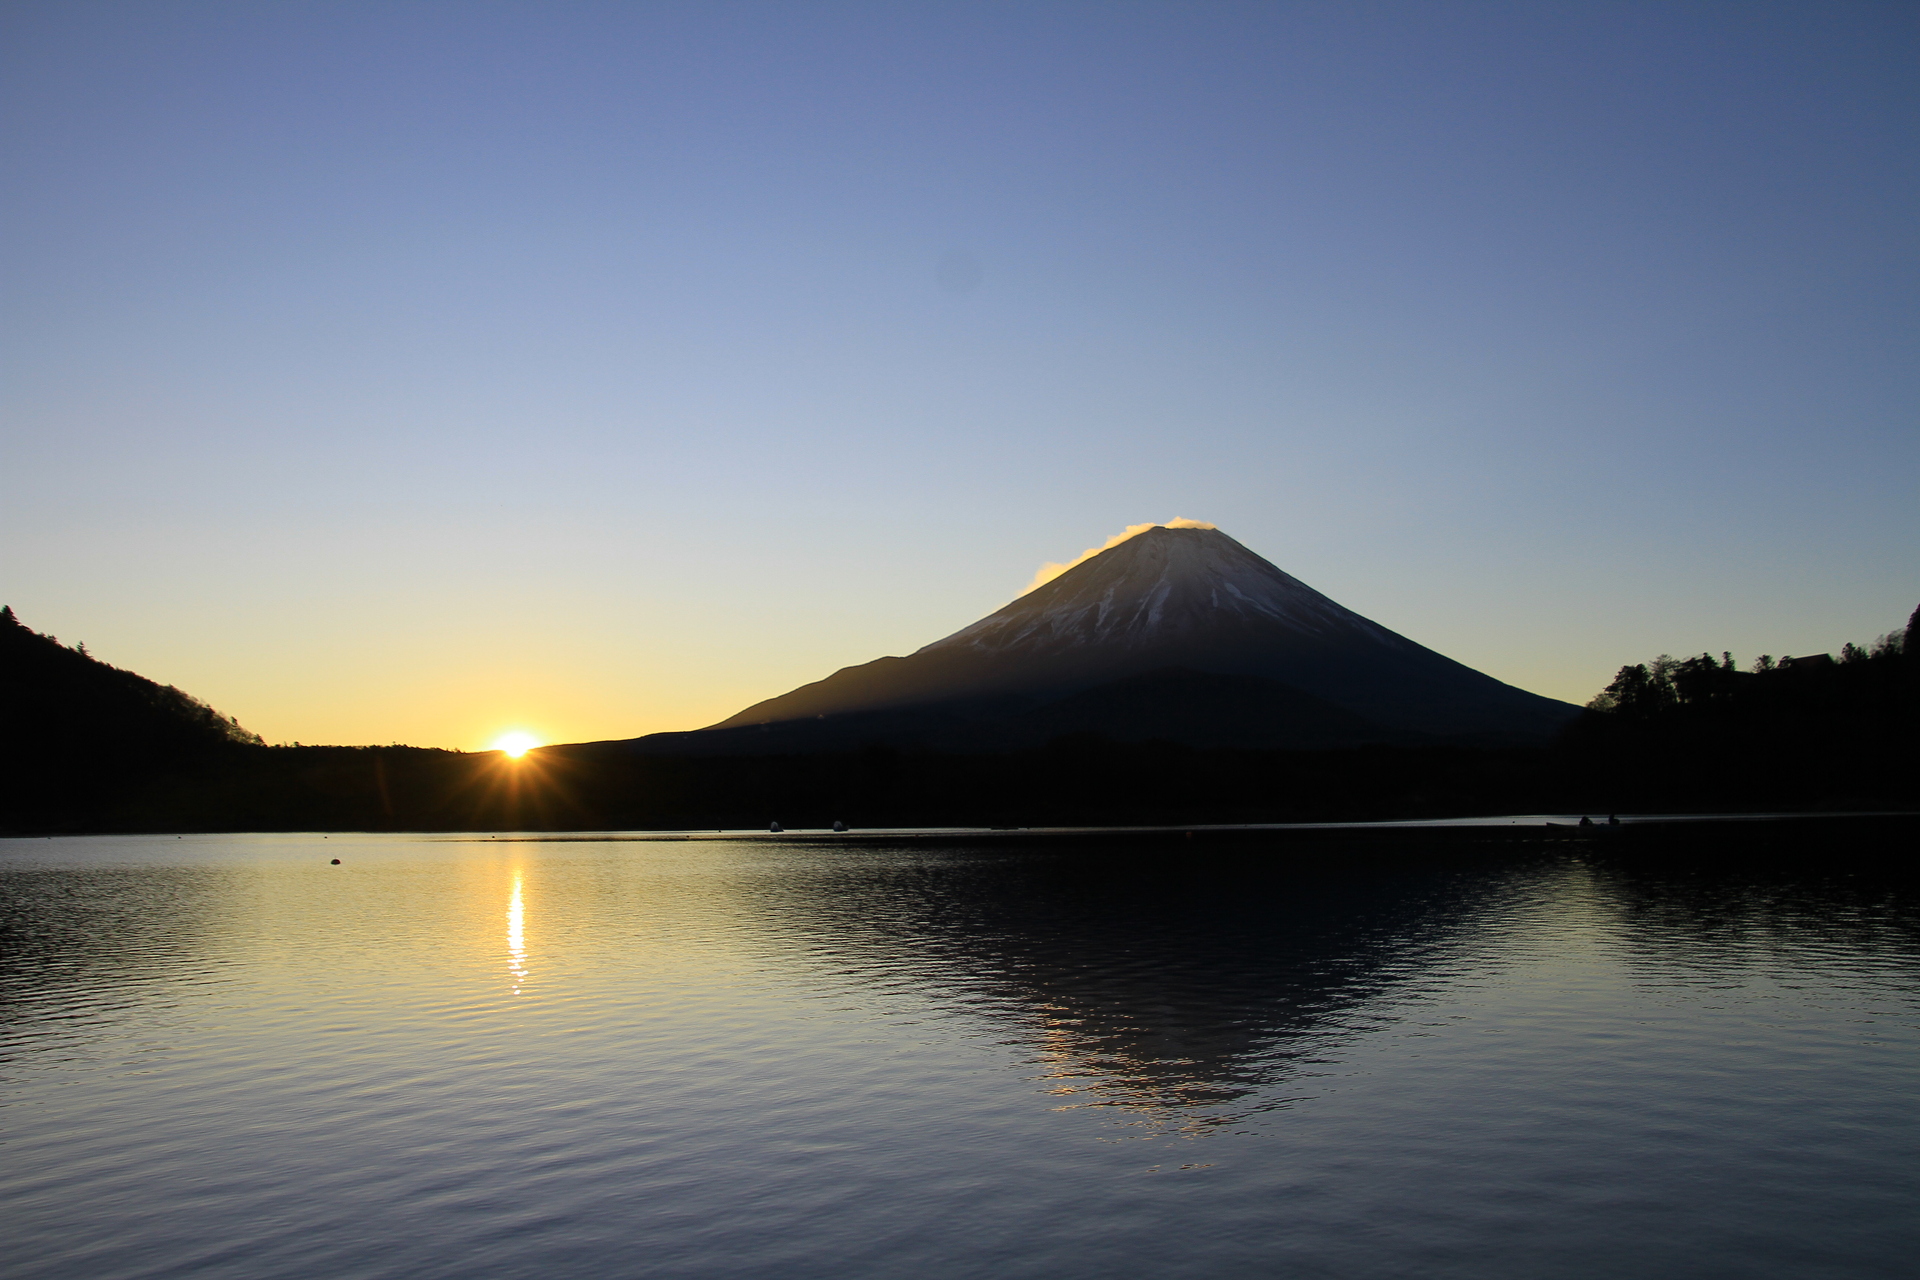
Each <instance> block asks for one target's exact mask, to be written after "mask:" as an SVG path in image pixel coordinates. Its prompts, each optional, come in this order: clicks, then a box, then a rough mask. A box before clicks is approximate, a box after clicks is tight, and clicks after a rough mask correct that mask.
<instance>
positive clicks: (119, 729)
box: [0, 608, 260, 826]
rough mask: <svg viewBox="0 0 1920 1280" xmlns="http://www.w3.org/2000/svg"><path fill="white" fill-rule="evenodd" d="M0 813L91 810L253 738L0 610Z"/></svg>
mask: <svg viewBox="0 0 1920 1280" xmlns="http://www.w3.org/2000/svg"><path fill="white" fill-rule="evenodd" d="M0 725H4V726H5V732H4V734H0V814H5V815H9V816H11V817H12V821H11V822H9V824H8V825H15V826H17V825H23V824H21V823H20V821H19V818H20V816H21V815H29V814H30V815H36V816H37V817H39V818H41V819H42V820H46V819H55V818H58V817H60V816H61V815H70V814H71V815H81V814H98V813H100V812H101V811H102V810H103V809H105V808H110V807H111V806H112V805H113V804H115V803H117V802H118V801H120V800H121V799H123V798H124V797H125V795H126V793H127V791H128V790H129V789H130V788H133V787H136V786H138V785H140V784H142V783H143V782H144V781H145V780H146V779H147V778H148V777H150V776H152V775H154V774H158V773H165V772H168V771H177V770H182V769H193V768H199V767H204V766H205V765H207V764H209V763H211V762H213V761H216V760H218V759H221V758H224V757H228V756H230V755H231V754H232V751H233V749H234V748H236V747H243V746H247V745H251V744H257V743H258V742H259V741H260V739H259V738H258V737H256V736H255V735H253V734H251V733H248V732H247V731H246V730H245V729H243V728H241V727H240V726H239V724H237V723H236V722H235V721H234V720H233V719H231V718H230V717H227V716H223V715H221V714H220V713H219V712H218V711H215V710H214V709H213V708H212V707H210V706H208V705H207V704H206V703H204V702H201V701H200V700H199V699H197V698H193V697H190V696H188V695H187V694H185V693H182V692H181V691H180V690H178V689H175V688H173V687H171V686H169V685H162V684H156V683H155V682H153V681H152V680H148V679H147V678H145V677H144V676H139V675H135V674H134V673H133V672H131V671H123V670H121V669H120V668H118V667H114V666H109V665H108V664H106V663H104V662H101V661H99V660H98V659H96V658H92V657H89V656H88V655H87V653H86V651H85V650H84V648H82V647H79V646H76V647H74V648H68V647H66V646H65V645H62V644H61V643H60V642H59V641H58V640H56V639H55V638H54V637H52V636H46V635H41V634H39V633H38V632H36V631H32V630H30V629H28V628H27V627H26V626H24V625H23V624H22V623H21V622H20V620H19V619H18V618H16V617H15V616H14V613H13V610H12V609H11V608H0Z"/></svg>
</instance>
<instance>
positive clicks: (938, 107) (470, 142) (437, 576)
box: [0, 0, 1920, 747]
mask: <svg viewBox="0 0 1920 1280" xmlns="http://www.w3.org/2000/svg"><path fill="white" fill-rule="evenodd" d="M1917 37H1920V6H1915V5H1911V4H1833V3H1825V4H1811V3H1806V4H1791V5H1768V4H1761V3H1749V2H1742V3H1733V4H1684V3H1672V2H1663V3H1652V4H1606V3H1594V4H1559V3H1553V4H1540V3H1532V4H1515V5H1505V4H1497V3H1484V4H1483V3H1442V4H1424V3H1400V4H1367V3H1339V4H1284V3H1273V4H1230V3H1221V4H1194V3H1186V2H1183V3H1178V4H1129V3H1112V2H1109V3H1100V4H1084V5H1083V4H1065V3H1060V4H1046V3H1026V4H1006V5H999V4H905V3H899V2H897V0H896V2H893V3H883V4H871V5H863V4H808V3H794V2H792V0H788V2H784V3H775V4H712V3H703V4H697V5H694V4H688V5H677V4H676V5H648V4H593V3H537V4H492V3H477V2H473V0H462V2H461V3H431V2H425V3H404V2H401V0H381V2H380V3H365V4H361V3H344V2H333V3H315V4H303V3H293V2H289V0H276V2H275V3H272V4H258V3H233V4H201V3H186V2H181V3H166V4H143V3H111V4H88V3H57V4H55V3H32V2H31V0H15V2H14V3H11V4H8V5H6V6H5V7H4V8H0V112H3V113H4V117H3V121H0V123H3V127H0V165H3V166H4V169H3V171H4V174H5V179H6V180H5V183H4V188H5V194H4V222H3V223H0V271H3V273H4V277H5V280H6V295H5V302H4V315H3V316H0V324H3V325H4V330H3V331H0V335H3V336H0V347H3V348H4V350H3V352H0V360H3V361H4V363H3V364H0V415H4V416H3V417H0V432H3V435H0V485H3V486H4V487H3V488H0V494H4V502H0V602H4V603H7V604H11V605H12V606H13V607H14V608H15V610H16V611H17V612H18V613H19V615H20V616H21V618H22V620H23V621H25V622H26V623H27V624H28V625H30V626H33V627H35V628H36V629H38V630H42V631H49V632H52V633H54V634H57V635H59V636H60V637H61V638H62V639H63V640H65V641H67V642H69V643H71V642H74V641H85V642H86V643H87V645H88V647H89V649H90V650H91V651H92V652H93V653H94V654H95V655H96V656H97V657H100V658H103V659H105V660H106V661H109V662H112V663H115V664H116V665H119V666H124V667H129V668H131V669H133V670H136V671H139V672H141V673H142V674H145V675H148V676H150V677H152V678H154V679H157V680H160V681H162V682H165V683H172V684H176V685H178V686H180V687H181V688H183V689H185V690H187V691H188V692H190V693H193V694H195V695H197V696H199V697H202V698H204V699H206V700H207V701H209V702H211V703H212V704H213V705H215V706H216V707H218V708H220V709H221V710H222V711H225V712H228V713H231V714H233V715H235V716H237V717H238V718H239V719H240V721H241V722H242V723H243V724H245V725H247V726H248V727H249V728H252V729H254V730H256V731H257V732H259V733H261V734H263V735H265V736H266V737H267V739H268V740H269V741H294V740H299V741H304V742H345V743H367V742H389V741H403V742H411V743H417V744H420V745H431V746H451V747H477V746H481V745H484V744H485V743H487V742H488V741H490V740H491V739H492V737H493V736H494V735H495V734H497V733H498V732H500V731H501V730H503V729H507V728H525V729H528V730H530V731H532V732H534V733H536V734H538V735H540V736H541V737H542V738H545V739H547V740H551V741H569V740H581V739H591V738H604V737H627V736H632V735H635V734H639V733H644V732H651V731H654V730H661V729H680V728H691V727H695V726H698V725H702V724H707V723H711V722H713V721H715V720H718V719H720V718H722V717H723V716H726V715H729V714H731V713H732V712H734V711H736V710H738V709H740V708H741V707H743V706H746V705H748V704H749V703H752V702H754V701H756V700H758V699H761V698H764V697H768V696H771V695H773V694H776V693H780V692H783V691H785V690H786V689H788V688H791V687H793V686H794V685H797V684H800V683H802V682H805V681H808V680H814V679H818V678H820V677H822V676H824V675H826V674H827V673H829V672H831V671H833V670H834V669H835V668H838V667H841V666H844V665H848V664H851V663H857V662H863V661H866V660H868V659H871V658H874V657H878V656H880V655H882V654H888V653H905V652H909V651H911V650H912V649H914V648H917V647H918V646H920V645H922V644H925V643H928V642H930V641H932V640H935V639H937V638H939V637H941V636H943V635H946V634H948V633H950V632H952V631H954V630H957V629H958V628H960V627H962V626H964V625H966V624H967V623H969V622H971V621H973V620H974V619H976V618H978V617H980V616H981V615H983V614H985V613H987V612H989V611H991V610H992V609H994V608H996V607H998V606H999V605H1001V604H1003V603H1005V602H1006V601H1007V600H1008V599H1009V598H1011V597H1012V596H1013V595H1014V594H1015V593H1016V592H1018V591H1019V590H1020V589H1021V588H1022V587H1024V586H1025V585H1026V584H1027V583H1028V581H1029V580H1030V579H1031V578H1032V576H1033V574H1034V571H1035V569H1036V568H1037V567H1039V566H1040V565H1041V564H1042V563H1043V562H1047V561H1063V560H1066V559H1069V558H1071V557H1072V556H1073V555H1075V554H1077V553H1078V552H1079V551H1080V550H1081V549H1082V548H1084V547H1087V546H1093V545H1098V544H1100V543H1101V542H1103V541H1104V540H1105V539H1106V538H1107V537H1108V536H1109V535H1111V534H1113V533H1115V532H1118V531H1119V530H1120V529H1122V528H1124V527H1125V526H1127V525H1130V524H1137V523H1140V522H1142V521H1164V520H1168V519H1171V518H1173V517H1176V516H1182V517H1187V518H1192V519H1198V520H1208V521H1212V522H1214V523H1216V524H1218V525H1219V526H1220V527H1221V528H1222V529H1224V530H1225V531H1227V532H1228V533H1230V534H1232V535H1233V536H1235V537H1236V538H1238V539H1240V541H1242V542H1244V543H1246V544H1247V545H1248V546H1249V547H1251V548H1253V549H1254V550H1255V551H1257V552H1259V553H1261V554H1262V555H1265V556H1266V557H1267V558H1268V559H1270V560H1272V561H1274V562H1275V563H1276V564H1278V565H1279V566H1280V567H1281V568H1283V569H1286V570H1287V571H1289V572H1290V573H1293V574H1295V575H1296V576H1298V577H1300V578H1302V579H1304V580H1305V581H1306V582H1308V583H1309V584H1311V585H1313V586H1315V587H1317V588H1319V589H1320V590H1322V591H1324V592H1326V593H1327V594H1328V595H1331V596H1332V597H1333V598H1335V599H1336V600H1339V601H1340V602H1341V603H1343V604H1345V605H1347V606H1348V607H1350V608H1353V609H1356V610H1358V611H1359V612H1361V613H1363V614H1366V615H1368V616H1369V617H1372V618H1373V619H1375V620H1376V621H1378V622H1381V623H1383V624H1385V625H1386V626H1389V627H1392V628H1393V629H1395V630H1397V631H1399V632H1401V633H1403V634H1405V635H1408V636H1410V637H1412V638H1413V639H1415V640H1418V641H1420V642H1421V643H1423V644H1426V645H1429V646H1431V647H1433V648H1436V649H1438V650H1440V651H1441V652H1443V653H1446V654H1448V655H1450V656H1452V657H1455V658H1458V659H1460V660H1461V661H1463V662H1466V663H1468V664H1470V665H1472V666H1475V667H1478V668H1479V669H1481V670H1483V671H1486V672H1488V673H1490V674H1492V675H1495V676H1497V677H1499V678H1501V679H1503V680H1507V681H1510V682H1512V683H1514V684H1518V685H1520V686H1522V687H1524V688H1528V689H1532V690H1535V691H1536V692H1540V693H1544V694H1548V695H1551V696H1555V697H1561V698H1567V699H1570V700H1575V701H1584V700H1585V699H1586V698H1588V697H1590V696H1591V695H1592V694H1593V693H1594V692H1595V691H1596V690H1597V689H1598V688H1599V687H1600V686H1602V685H1603V684H1605V683H1606V681H1607V680H1608V679H1609V678H1610V676H1611V674H1612V672H1613V670H1614V669H1615V668H1617V667H1618V666H1619V665H1620V664H1622V663H1624V662H1630V661H1638V660H1641V659H1645V658H1649V657H1651V656H1653V655H1654V654H1656V653H1659V652H1662V651H1668V652H1673V653H1676V654H1680V653H1686V652H1698V651H1701V650H1712V651H1715V652H1718V651H1720V650H1722V649H1732V650H1734V651H1735V653H1736V654H1737V655H1739V656H1740V657H1741V658H1742V660H1745V659H1748V658H1750V657H1752V656H1753V655H1754V654H1755V653H1757V652H1760V651H1767V652H1772V653H1775V654H1780V653H1806V652H1815V651H1827V650H1836V649H1837V648H1838V647H1839V645H1840V644H1841V643H1842V642H1843V641H1846V640H1859V641H1865V640H1869V639H1871V637H1872V636H1874V635H1875V634H1877V633H1880V632H1884V631H1886V630H1888V629H1890V628H1894V627H1897V626H1899V625H1901V624H1902V623H1903V622H1904V621H1905V619H1906V616H1907V613H1908V612H1909V611H1910V610H1911V609H1912V608H1913V607H1914V605H1915V603H1916V602H1920V431H1916V417H1915V410H1916V407H1920V394H1917V393H1920V363H1917V362H1916V359H1915V353H1916V343H1915V339H1916V336H1920V335H1916V324H1915V316H1916V299H1920V288H1917V287H1916V286H1917V285H1920V280H1916V252H1915V251H1916V247H1917V246H1920V232H1917V231H1916V228H1920V219H1917V218H1916V213H1917V212H1920V210H1917V209H1916V200H1915V193H1916V176H1917V175H1916V167H1915V158H1916V147H1915V141H1916V133H1917V132H1920V130H1917V126H1920V112H1917V111H1916V107H1920V73H1916V67H1920V56H1917V55H1920V38H1917Z"/></svg>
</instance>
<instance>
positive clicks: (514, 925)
mask: <svg viewBox="0 0 1920 1280" xmlns="http://www.w3.org/2000/svg"><path fill="white" fill-rule="evenodd" d="M507 972H508V973H509V974H511V975H513V993H514V994H515V995H519V994H520V984H521V983H523V982H525V981H526V980H527V913H526V905H525V903H524V902H522V900H521V897H520V873H519V872H518V871H516V872H514V873H513V892H512V893H511V894H509V895H508V897H507Z"/></svg>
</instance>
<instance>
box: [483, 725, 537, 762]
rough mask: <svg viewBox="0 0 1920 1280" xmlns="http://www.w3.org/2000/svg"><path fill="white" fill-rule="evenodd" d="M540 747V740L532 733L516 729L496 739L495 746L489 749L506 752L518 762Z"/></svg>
mask: <svg viewBox="0 0 1920 1280" xmlns="http://www.w3.org/2000/svg"><path fill="white" fill-rule="evenodd" d="M539 745H540V739H538V738H536V737H534V736H533V735H532V734H530V733H522V732H520V731H519V730H518V729H516V730H514V731H513V732H512V733H503V734H501V735H500V736H499V737H497V738H495V739H494V740H493V746H492V747H491V748H489V749H490V750H493V751H500V752H504V753H506V754H507V755H508V756H510V757H512V758H513V759H515V760H518V759H519V758H520V757H521V756H523V755H525V754H527V752H529V751H531V750H533V749H534V748H535V747H537V746H539Z"/></svg>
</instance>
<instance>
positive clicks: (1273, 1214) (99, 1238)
mask: <svg viewBox="0 0 1920 1280" xmlns="http://www.w3.org/2000/svg"><path fill="white" fill-rule="evenodd" d="M1604 845H1605V842H1604V841H1603V842H1598V844H1596V845H1587V844H1580V843H1575V842H1573V841H1571V840H1565V841H1561V842H1558V843H1547V842H1541V843H1537V844H1526V843H1518V844H1513V843H1509V844H1505V845H1499V846H1491V847H1486V848H1481V847H1478V846H1473V845H1470V844H1461V843H1458V842H1456V843H1453V844H1445V845H1442V844H1435V845H1432V846H1429V845H1426V844H1423V843H1422V840H1421V838H1420V837H1418V836H1413V837H1409V838H1406V839H1404V840H1401V841H1400V842H1399V843H1397V844H1395V845H1393V846H1391V847H1365V848H1356V847H1348V846H1342V845H1338V844H1328V845H1325V846H1318V845H1312V844H1306V843H1301V842H1298V841H1296V842H1294V843H1290V844H1287V843H1274V844H1272V845H1270V846H1269V845H1263V844H1261V843H1260V840H1259V838H1258V837H1255V836H1249V837H1247V838H1245V839H1243V840H1241V841H1240V842H1238V843H1236V844H1234V845H1233V846H1232V847H1230V848H1228V847H1223V848H1219V849H1214V848H1211V847H1202V848H1199V849H1197V850H1196V848H1195V847H1193V846H1192V845H1190V844H1188V845H1183V844H1181V843H1179V842H1176V841H1173V840H1168V841H1165V842H1163V843H1158V844H1155V843H1144V844H1143V843H1140V842H1132V843H1122V842H1118V841H1116V842H1114V844H1113V845H1112V847H1110V848H1109V847H1103V845H1102V843H1101V841H1100V839H1099V838H1098V837H1090V838H1083V839H1081V840H1078V841H1074V842H1071V843H1069V842H1060V843H1058V844H1052V845H1050V844H1048V843H1047V842H1045V841H1035V840H1030V841H1008V840H997V841H996V840H992V839H989V838H985V837H981V838H978V839H974V840H971V841H969V840H967V839H964V838H962V839H949V840H945V841H928V840H916V839H911V838H906V837H902V838H899V839H886V838H863V839H856V840H842V841H830V840H821V839H818V838H811V839H791V840H787V839H771V838H765V837H762V838H758V839H750V838H744V837H743V838H740V839H706V840H698V841H658V840H633V839H620V838H613V837H608V838H592V837H585V838H582V837H572V838H568V839H565V840H540V839H521V838H512V837H490V836H485V835H479V836H445V835H419V836H394V835H349V836H341V835H335V836H331V837H321V836H317V835H314V836H307V835H276V836H189V837H185V838H180V837H173V836H140V837H89V838H81V837H72V838H60V839H52V840H27V839H15V840H4V841H0V931H3V932H0V943H3V944H4V952H3V953H0V1104H3V1106H0V1125H4V1148H3V1150H4V1160H3V1161H0V1221H3V1222H4V1225H5V1246H4V1248H5V1251H6V1256H7V1269H8V1273H9V1275H11V1276H13V1277H16V1278H18V1280H25V1278H27V1277H85V1278H86V1280H113V1278H118V1277H158V1276H194V1277H234V1278H235V1280H240V1278H245V1280H266V1278H269V1277H327V1278H329V1280H334V1278H339V1277H410V1278H418V1277H442V1276H444V1277H522V1276H524V1277H535V1276H538V1277H555V1276H563V1277H564V1276H580V1277H588V1276H591V1277H621V1276H661V1277H729V1278H734V1277H769V1278H771V1277H784V1278H789V1280H791V1278H793V1277H899V1276H904V1277H913V1278H915V1280H938V1278H942V1277H972V1276H983V1277H984V1276H992V1277H996V1278H997V1277H1036V1278H1037V1277H1049V1278H1051V1280H1060V1278H1063V1277H1110V1276H1116V1277H1117V1276H1132V1275H1161V1276H1193V1277H1240V1276H1248V1277H1252V1276H1262V1277H1264V1276H1286V1277H1303V1278H1305V1277H1343V1278H1344V1277H1375V1276H1378V1277H1429V1276H1432V1277H1456V1276H1457V1277H1463V1278H1464V1277H1473V1278H1475V1280H1487V1278H1490V1277H1496V1278H1497V1277H1514V1278H1515V1280H1519V1278H1521V1277H1526V1278H1528V1280H1539V1278H1541V1277H1561V1276H1565V1277H1612V1276H1619V1277H1628V1276H1632V1277H1646V1276H1650V1275H1657V1276H1660V1277H1710V1276H1711V1277H1742V1278H1746V1280H1750V1278H1752V1277H1783V1278H1785V1277H1793V1278H1794V1280H1809V1278H1812V1277H1828V1276H1831V1277H1860V1276H1883V1275H1884V1276H1894V1275H1905V1274H1911V1268H1912V1266H1913V1257H1914V1251H1915V1249H1916V1248H1920V1218H1917V1217H1916V1210H1915V1191H1916V1184H1917V1183H1920V1054H1917V1053H1916V1048H1920V1031H1917V1028H1920V891H1917V890H1916V886H1915V883H1914V882H1913V881H1911V880H1909V879H1906V878H1904V877H1896V876H1892V875H1890V874H1889V873H1887V872H1885V871H1884V870H1878V869H1874V868H1875V867H1876V864H1875V863H1874V862H1873V860H1872V859H1863V860H1862V861H1861V862H1860V863H1859V864H1858V865H1855V864H1854V863H1852V862H1850V861H1849V860H1848V859H1845V858H1841V859H1834V858H1832V857H1830V856H1822V857H1819V858H1811V857H1810V858H1808V859H1806V860H1803V861H1795V860H1793V859H1788V860H1787V861H1785V862H1784V863H1783V862H1780V861H1778V860H1774V861H1768V862H1766V863H1764V864H1759V863H1756V864H1754V865H1752V866H1743V864H1742V863H1741V862H1740V861H1739V860H1738V859H1735V860H1733V861H1732V862H1717V863H1713V864H1711V865H1703V866H1694V865H1692V864H1689V863H1687V862H1686V861H1685V860H1684V859H1675V858H1672V857H1665V858H1654V857H1641V858H1629V857H1625V856H1620V854H1619V853H1618V851H1616V850H1611V849H1609V848H1606V847H1604ZM335 858H338V859H339V860H340V865H337V866H336V865H332V862H331V860H332V859H335Z"/></svg>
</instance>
